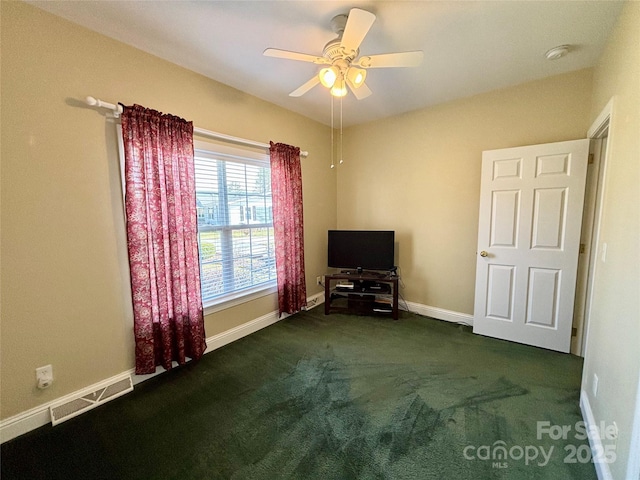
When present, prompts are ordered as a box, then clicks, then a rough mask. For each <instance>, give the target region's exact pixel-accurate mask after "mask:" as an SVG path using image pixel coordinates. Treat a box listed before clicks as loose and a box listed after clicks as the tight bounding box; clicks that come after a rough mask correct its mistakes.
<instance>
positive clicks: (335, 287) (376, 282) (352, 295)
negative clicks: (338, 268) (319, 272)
mask: <svg viewBox="0 0 640 480" xmlns="http://www.w3.org/2000/svg"><path fill="white" fill-rule="evenodd" d="M332 312H341V313H355V314H359V315H387V316H391V317H392V318H393V319H394V320H397V319H398V316H399V309H398V277H397V276H389V275H383V274H378V273H374V272H363V273H361V274H357V273H339V274H335V275H325V277H324V313H325V315H329V314H330V313H332Z"/></svg>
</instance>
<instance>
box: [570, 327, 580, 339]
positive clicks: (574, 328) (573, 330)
mask: <svg viewBox="0 0 640 480" xmlns="http://www.w3.org/2000/svg"><path fill="white" fill-rule="evenodd" d="M571 336H572V337H576V336H578V329H577V328H576V327H571Z"/></svg>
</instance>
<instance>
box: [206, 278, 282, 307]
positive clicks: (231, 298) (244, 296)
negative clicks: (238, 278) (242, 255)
mask: <svg viewBox="0 0 640 480" xmlns="http://www.w3.org/2000/svg"><path fill="white" fill-rule="evenodd" d="M277 291H278V286H277V285H276V283H275V282H273V283H269V284H266V285H261V286H259V287H255V288H252V289H247V290H243V291H241V292H236V293H231V294H229V295H225V296H223V297H218V298H216V299H215V300H210V301H209V302H207V303H206V304H204V305H203V306H204V314H205V315H210V314H212V313H216V312H219V311H221V310H226V309H227V308H231V307H235V306H236V305H242V304H243V303H246V302H249V301H251V300H255V299H256V298H261V297H266V296H267V295H271V294H273V293H276V292H277Z"/></svg>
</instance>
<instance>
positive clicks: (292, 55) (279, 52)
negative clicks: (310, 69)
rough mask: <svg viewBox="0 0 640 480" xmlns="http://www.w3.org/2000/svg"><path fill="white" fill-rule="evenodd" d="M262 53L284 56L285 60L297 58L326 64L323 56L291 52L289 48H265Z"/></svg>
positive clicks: (270, 55)
mask: <svg viewBox="0 0 640 480" xmlns="http://www.w3.org/2000/svg"><path fill="white" fill-rule="evenodd" d="M262 54H263V55H264V56H265V57H277V58H285V59H287V60H299V61H301V62H311V63H316V64H318V65H324V64H327V63H328V61H327V59H326V58H324V57H318V56H316V55H309V54H308V53H299V52H291V51H289V50H280V49H278V48H267V49H266V50H265V51H264V52H262Z"/></svg>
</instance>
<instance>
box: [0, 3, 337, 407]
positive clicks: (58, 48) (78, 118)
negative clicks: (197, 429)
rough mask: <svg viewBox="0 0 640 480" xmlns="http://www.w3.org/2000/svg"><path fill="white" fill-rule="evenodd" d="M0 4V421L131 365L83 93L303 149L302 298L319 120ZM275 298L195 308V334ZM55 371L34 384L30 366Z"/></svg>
mask: <svg viewBox="0 0 640 480" xmlns="http://www.w3.org/2000/svg"><path fill="white" fill-rule="evenodd" d="M1 4H2V65H1V66H2V85H1V87H2V90H1V92H2V117H1V125H2V150H1V153H2V164H1V168H2V170H1V174H2V190H1V192H2V198H1V205H2V250H1V253H2V272H1V275H2V276H1V280H2V284H1V285H2V290H1V293H2V298H1V300H2V324H1V329H2V330H1V333H2V337H1V342H2V343H1V350H2V353H1V355H2V356H1V360H2V366H1V380H2V391H1V397H0V404H1V411H0V418H7V417H9V416H12V415H15V414H18V413H20V412H23V411H26V410H28V409H30V408H32V407H35V406H37V405H40V404H43V403H46V402H48V401H51V400H53V399H56V398H59V397H61V396H63V395H66V394H68V393H70V392H73V391H76V390H79V389H81V388H84V387H87V386H89V385H91V384H93V383H96V382H98V381H101V380H104V379H106V378H109V377H111V376H113V375H116V374H119V373H121V372H124V371H126V370H128V369H129V368H131V367H132V366H133V335H132V313H131V306H130V304H131V300H130V291H129V287H128V282H129V279H128V276H129V271H128V263H127V256H126V255H127V254H126V243H125V233H124V218H123V212H122V197H121V193H120V185H119V176H118V175H119V173H118V166H117V162H118V159H117V153H116V149H115V145H116V134H115V127H114V124H113V122H112V121H110V120H108V119H105V116H104V112H99V111H97V110H95V109H90V108H87V107H86V106H85V105H83V104H82V102H81V101H80V100H81V99H83V98H84V97H85V96H86V95H93V96H96V97H99V98H102V99H104V100H106V101H110V102H122V103H125V104H133V103H138V104H141V105H144V106H147V107H151V108H154V109H157V110H160V111H163V112H168V113H173V114H175V115H179V116H182V117H184V118H187V119H189V120H192V121H193V122H194V125H196V126H198V127H202V128H206V129H209V130H214V131H219V132H223V133H227V134H230V135H236V136H240V137H244V138H250V139H255V140H259V141H263V142H267V141H269V140H274V141H278V142H285V143H289V144H293V145H298V146H300V147H301V148H302V149H303V150H308V151H309V152H310V155H309V158H307V159H304V160H303V184H304V185H303V188H304V210H305V230H306V231H305V244H306V268H307V271H308V272H309V273H308V278H307V285H308V286H309V288H308V293H309V295H312V294H314V293H318V292H319V291H320V287H317V286H316V285H315V277H316V276H317V275H320V274H322V273H324V271H325V268H326V240H325V239H326V230H327V229H329V228H334V227H335V224H336V205H335V199H336V191H335V173H334V172H332V171H331V170H330V169H329V168H327V166H328V165H329V163H330V155H329V152H330V148H329V142H330V131H329V128H328V127H326V126H323V125H320V124H318V123H316V122H313V121H311V120H309V119H307V118H304V117H302V116H300V115H297V114H293V113H291V112H288V111H285V110H283V109H281V108H278V107H275V106H274V105H272V104H269V103H266V102H263V101H261V100H259V99H257V98H255V97H251V96H249V95H247V94H245V93H242V92H240V91H237V90H234V89H231V88H229V87H227V86H224V85H221V84H219V83H216V82H214V81H211V80H209V79H207V78H205V77H202V76H200V75H197V74H195V73H193V72H190V71H188V70H185V69H183V68H180V67H177V66H175V65H172V64H170V63H167V62H165V61H162V60H160V59H158V58H156V57H153V56H151V55H148V54H146V53H143V52H141V51H139V50H136V49H133V48H131V47H128V46H125V45H123V44H121V43H118V42H116V41H113V40H111V39H108V38H106V37H104V36H101V35H98V34H96V33H92V32H90V31H88V30H86V29H83V28H80V27H78V26H75V25H73V24H71V23H69V22H67V21H64V20H62V19H59V18H57V17H54V16H52V15H50V14H48V13H45V12H42V11H40V10H38V9H35V8H33V7H31V6H28V5H26V4H23V3H19V2H1ZM275 309H276V300H275V298H274V296H273V295H271V296H268V297H264V298H262V299H259V300H256V301H253V302H250V303H248V304H245V305H242V306H238V307H234V308H232V309H228V310H225V311H222V312H219V313H216V314H214V315H209V316H207V317H206V331H207V335H208V336H212V335H214V334H216V333H219V332H222V331H224V330H227V329H229V328H232V327H235V326H237V325H240V324H242V323H245V322H247V321H250V320H254V319H255V318H257V317H260V316H262V315H265V314H267V313H270V312H272V311H274V310H275ZM46 364H52V365H53V371H54V375H55V382H54V384H53V385H52V386H51V388H49V389H48V390H45V391H39V390H37V389H36V388H35V368H36V367H39V366H42V365H46Z"/></svg>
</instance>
